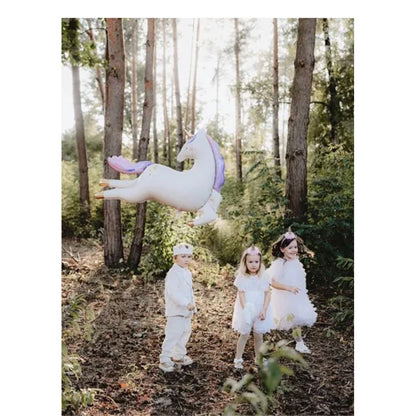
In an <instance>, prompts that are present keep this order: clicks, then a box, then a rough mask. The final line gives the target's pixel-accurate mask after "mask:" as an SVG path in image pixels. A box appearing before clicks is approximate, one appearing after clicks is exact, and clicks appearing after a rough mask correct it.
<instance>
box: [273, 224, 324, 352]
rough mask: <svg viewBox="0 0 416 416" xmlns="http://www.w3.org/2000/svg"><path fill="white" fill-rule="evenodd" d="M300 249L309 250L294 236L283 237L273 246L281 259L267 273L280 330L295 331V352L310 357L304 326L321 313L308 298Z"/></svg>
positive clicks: (276, 321) (285, 235) (284, 235)
mask: <svg viewBox="0 0 416 416" xmlns="http://www.w3.org/2000/svg"><path fill="white" fill-rule="evenodd" d="M299 246H300V247H301V249H302V251H306V250H305V248H304V246H303V242H302V240H301V239H300V238H299V237H297V236H296V235H295V234H294V233H292V232H287V233H285V234H283V235H282V236H281V237H280V238H279V239H278V240H277V242H276V243H274V244H273V245H272V254H273V256H274V257H277V258H276V260H275V261H274V262H273V263H272V264H271V266H270V267H269V268H268V269H267V273H268V274H269V276H270V277H271V279H272V280H271V286H272V293H271V302H270V303H271V305H272V310H273V317H274V321H275V323H276V325H277V329H279V330H290V329H292V335H293V338H294V339H295V341H296V346H295V349H296V350H297V351H299V352H301V353H306V354H309V353H310V352H311V351H310V349H309V348H308V347H307V346H306V345H305V342H304V341H303V339H302V331H301V326H308V327H310V326H312V325H313V324H314V323H315V322H316V318H317V314H316V311H315V307H314V306H313V304H312V303H311V301H310V300H309V297H308V290H307V289H306V273H305V269H304V268H303V265H302V263H301V262H300V261H299V259H298V251H299Z"/></svg>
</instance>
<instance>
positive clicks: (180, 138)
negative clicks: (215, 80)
mask: <svg viewBox="0 0 416 416" xmlns="http://www.w3.org/2000/svg"><path fill="white" fill-rule="evenodd" d="M172 29H173V73H174V77H175V98H176V130H177V135H178V153H179V152H180V150H181V149H182V146H183V131H182V108H181V93H180V88H179V69H178V35H177V30H176V19H172ZM177 166H178V170H180V171H182V170H183V166H184V163H183V162H180V163H178V165H177Z"/></svg>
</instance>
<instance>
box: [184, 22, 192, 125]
mask: <svg viewBox="0 0 416 416" xmlns="http://www.w3.org/2000/svg"><path fill="white" fill-rule="evenodd" d="M194 38H195V19H193V23H192V45H191V59H190V62H189V77H188V92H187V94H186V106H185V115H184V122H183V125H184V128H185V129H188V120H189V110H190V107H191V78H192V66H193V57H194Z"/></svg>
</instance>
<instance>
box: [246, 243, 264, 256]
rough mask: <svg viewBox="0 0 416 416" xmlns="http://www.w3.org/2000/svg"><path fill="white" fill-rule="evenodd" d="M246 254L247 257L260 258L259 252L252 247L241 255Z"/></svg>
mask: <svg viewBox="0 0 416 416" xmlns="http://www.w3.org/2000/svg"><path fill="white" fill-rule="evenodd" d="M245 254H248V255H249V256H257V255H259V256H261V251H260V250H259V249H258V248H257V247H256V246H254V245H252V246H251V247H249V248H247V249H245V250H244V253H243V255H245Z"/></svg>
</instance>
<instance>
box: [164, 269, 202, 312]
mask: <svg viewBox="0 0 416 416" xmlns="http://www.w3.org/2000/svg"><path fill="white" fill-rule="evenodd" d="M190 303H193V304H195V300H194V292H193V289H192V274H191V272H190V271H189V270H188V269H185V268H183V267H180V266H178V265H177V264H174V265H173V266H172V267H171V268H170V270H169V271H168V274H167V275H166V279H165V316H185V317H189V316H191V315H192V314H193V312H192V311H189V310H188V305H189V304H190Z"/></svg>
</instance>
